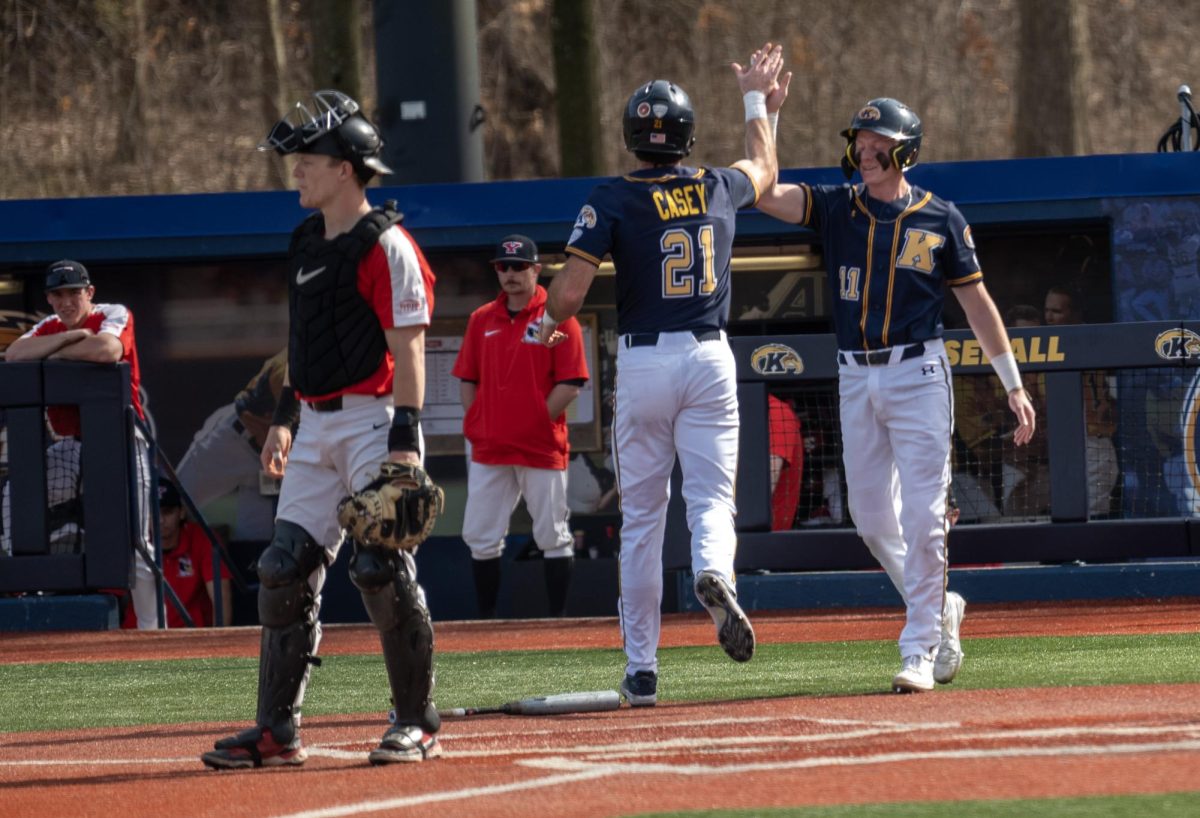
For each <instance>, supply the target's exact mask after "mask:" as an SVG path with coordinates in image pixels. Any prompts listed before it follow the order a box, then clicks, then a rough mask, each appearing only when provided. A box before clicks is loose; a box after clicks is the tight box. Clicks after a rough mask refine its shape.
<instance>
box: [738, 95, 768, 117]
mask: <svg viewBox="0 0 1200 818" xmlns="http://www.w3.org/2000/svg"><path fill="white" fill-rule="evenodd" d="M742 104H743V105H745V106H746V121H747V122H749V121H750V120H752V119H766V118H767V95H766V94H764V93H763V92H762V91H747V92H746V93H744V94H742Z"/></svg>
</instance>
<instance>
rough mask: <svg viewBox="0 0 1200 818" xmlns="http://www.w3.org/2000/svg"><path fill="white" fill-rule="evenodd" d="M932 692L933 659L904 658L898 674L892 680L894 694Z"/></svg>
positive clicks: (928, 657) (925, 657)
mask: <svg viewBox="0 0 1200 818" xmlns="http://www.w3.org/2000/svg"><path fill="white" fill-rule="evenodd" d="M927 690H933V657H931V656H920V655H916V654H914V655H913V656H905V657H904V664H903V665H902V666H901V667H900V672H899V673H897V674H896V675H895V677H893V679H892V691H893V692H895V693H924V692H925V691H927Z"/></svg>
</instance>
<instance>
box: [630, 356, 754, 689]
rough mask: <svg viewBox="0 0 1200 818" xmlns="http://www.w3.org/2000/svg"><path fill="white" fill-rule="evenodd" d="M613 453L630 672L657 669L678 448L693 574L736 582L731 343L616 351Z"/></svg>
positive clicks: (734, 408) (734, 400) (734, 402)
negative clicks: (670, 503)
mask: <svg viewBox="0 0 1200 818" xmlns="http://www.w3.org/2000/svg"><path fill="white" fill-rule="evenodd" d="M617 373H618V374H617V388H616V394H615V411H614V415H613V448H614V453H615V457H614V460H615V465H616V473H617V485H618V487H619V489H620V496H621V517H622V524H621V551H620V568H621V594H620V599H619V601H618V610H619V614H620V621H621V634H622V638H623V640H624V644H625V654H626V659H627V662H626V673H636V672H637V671H639V670H650V671H654V672H657V670H658V656H657V651H658V643H659V637H660V633H661V626H662V591H663V586H662V582H663V570H662V548H663V535H664V532H665V529H666V520H667V503H668V501H669V500H670V480H671V470H672V469H673V467H674V464H675V456H676V452H677V450H678V454H679V457H680V465H681V468H682V469H683V472H684V478H683V479H684V483H683V488H682V491H683V495H684V499H685V501H686V502H687V506H688V508H687V517H688V525H689V527H690V529H691V531H692V546H691V550H692V568H693V571H700V570H712V571H716V572H717V573H719V574H721V575H722V576H723V577H724V578H725V579H727V580H729V581H730V583H731V584H732V574H733V551H734V548H735V546H736V538H735V535H734V533H733V479H734V469H733V466H734V464H736V461H737V422H738V418H737V391H736V380H735V378H734V363H733V354H732V352H731V351H730V349H729V346H728V344H727V343H725V342H723V341H722V342H717V341H708V342H700V341H697V340H696V339H695V337H694V336H693V335H692V334H691V333H690V332H674V333H662V334H660V336H659V341H658V345H657V346H656V347H631V348H626V347H625V346H624V345H623V344H622V343H619V344H618V349H617Z"/></svg>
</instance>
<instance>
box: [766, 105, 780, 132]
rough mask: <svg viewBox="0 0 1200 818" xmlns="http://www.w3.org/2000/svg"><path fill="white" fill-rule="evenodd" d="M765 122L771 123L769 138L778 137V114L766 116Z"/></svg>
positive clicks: (776, 112)
mask: <svg viewBox="0 0 1200 818" xmlns="http://www.w3.org/2000/svg"><path fill="white" fill-rule="evenodd" d="M767 122H769V123H771V136H772V137H775V136H778V135H779V112H778V111H775V112H774V113H771V114H767Z"/></svg>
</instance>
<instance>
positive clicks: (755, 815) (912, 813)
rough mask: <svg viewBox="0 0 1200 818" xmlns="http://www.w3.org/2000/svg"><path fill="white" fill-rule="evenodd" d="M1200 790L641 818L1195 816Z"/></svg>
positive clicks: (1199, 808) (664, 814)
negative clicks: (1159, 793)
mask: <svg viewBox="0 0 1200 818" xmlns="http://www.w3.org/2000/svg"><path fill="white" fill-rule="evenodd" d="M1196 815H1200V792H1181V793H1170V794H1167V795H1121V796H1106V797H1096V798H1046V799H1037V800H1033V799H1017V800H1004V801H929V802H921V803H903V804H839V805H837V806H828V807H781V808H779V809H767V808H763V809H751V810H704V811H702V812H694V811H688V812H655V813H641V814H640V816H641V818H963V816H970V818H1147V817H1148V816H1153V818H1195V816H1196Z"/></svg>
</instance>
